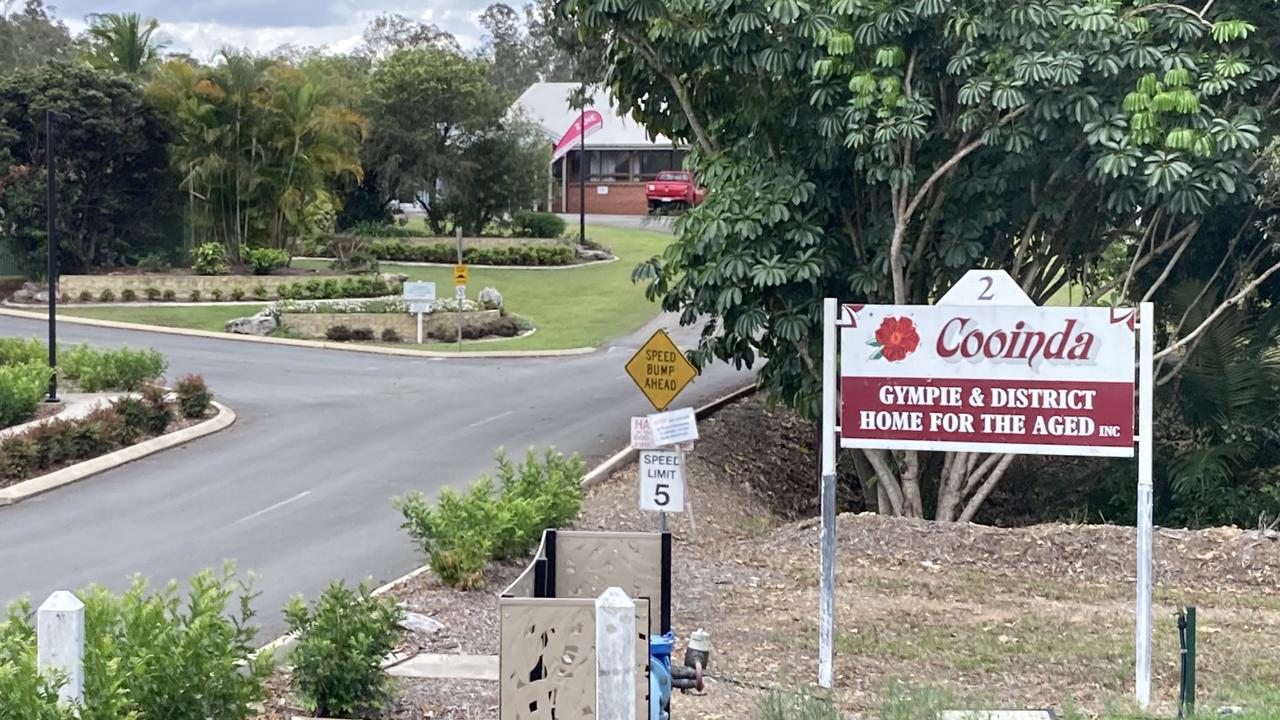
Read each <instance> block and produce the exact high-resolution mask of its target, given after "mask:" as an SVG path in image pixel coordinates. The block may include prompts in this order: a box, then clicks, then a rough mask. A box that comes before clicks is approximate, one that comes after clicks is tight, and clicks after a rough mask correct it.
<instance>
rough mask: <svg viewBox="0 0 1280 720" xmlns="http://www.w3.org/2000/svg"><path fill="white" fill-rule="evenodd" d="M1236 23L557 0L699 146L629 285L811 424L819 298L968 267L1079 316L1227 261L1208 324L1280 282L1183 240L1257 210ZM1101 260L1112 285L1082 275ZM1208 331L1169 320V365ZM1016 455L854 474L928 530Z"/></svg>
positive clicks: (1150, 13) (1256, 130)
mask: <svg viewBox="0 0 1280 720" xmlns="http://www.w3.org/2000/svg"><path fill="white" fill-rule="evenodd" d="M1269 4H1270V5H1272V6H1273V5H1274V4H1273V3H1269ZM1250 9H1252V10H1255V11H1257V10H1261V9H1262V7H1261V4H1260V3H1254V4H1253V5H1252V6H1249V5H1243V6H1242V5H1241V4H1236V3H1222V4H1219V5H1217V6H1214V3H1213V2H1210V3H1208V5H1206V6H1204V7H1200V6H1191V5H1180V4H1175V3H1151V4H1148V3H1144V2H1134V1H1133V0H1013V1H1011V2H1001V3H993V2H987V1H986V0H825V1H824V2H819V3H816V4H814V3H805V2H801V1H800V0H743V1H741V2H735V3H732V4H725V3H719V2H714V0H558V2H557V3H556V12H557V13H558V15H559V16H560V17H561V18H562V19H563V20H565V21H567V22H568V23H570V24H572V25H573V26H575V27H576V28H577V30H578V33H579V36H580V37H583V38H604V40H605V42H606V58H605V59H606V62H607V64H608V66H609V67H608V74H607V82H608V83H609V85H610V86H611V88H612V90H613V92H614V95H615V97H617V98H618V99H619V101H620V103H621V104H622V105H623V107H624V108H625V109H627V110H629V111H630V112H631V113H632V114H633V115H634V116H635V117H636V118H637V119H638V120H640V121H641V122H643V123H644V124H645V125H646V126H647V127H649V128H650V129H651V130H653V131H655V132H660V133H662V134H664V135H667V136H668V137H673V138H678V139H682V140H685V141H688V142H690V143H691V144H692V145H693V146H694V152H693V153H692V154H691V159H690V162H691V163H692V164H693V166H694V168H695V169H696V170H697V171H698V172H699V174H700V177H701V180H702V182H703V183H704V184H705V185H706V186H707V188H708V197H707V201H706V202H705V203H704V204H703V205H702V206H700V207H699V208H697V209H695V210H694V211H692V212H690V213H687V214H686V215H685V216H683V217H682V218H681V219H680V220H679V221H678V223H677V233H678V239H677V241H676V242H675V243H673V244H672V245H671V246H670V248H669V249H668V250H667V251H666V252H665V253H664V254H663V255H662V256H660V257H656V258H654V259H653V260H652V261H650V262H648V263H646V264H644V265H643V266H641V267H640V268H639V269H638V271H637V276H638V278H640V279H645V280H648V281H649V283H650V292H651V294H652V295H653V296H654V297H657V298H661V300H662V302H663V305H664V306H665V307H666V308H667V309H669V310H678V311H682V312H683V313H684V319H685V320H686V321H687V322H694V321H695V320H697V319H698V318H700V317H703V316H709V317H710V318H711V323H710V324H709V325H708V326H707V329H706V331H705V332H704V335H703V338H702V342H701V344H700V346H699V347H698V348H697V349H696V350H695V351H693V352H692V353H691V354H692V357H693V359H694V360H695V361H696V362H697V363H699V364H701V365H705V364H707V363H709V362H711V361H712V360H713V359H715V358H720V359H723V360H727V361H731V362H735V363H737V364H739V365H751V364H753V363H754V362H755V361H756V360H757V359H759V358H763V359H765V360H766V361H767V362H766V363H765V364H764V366H763V367H762V369H761V373H760V377H761V381H762V382H763V383H764V384H765V385H766V386H767V387H769V389H770V390H771V391H772V392H773V393H774V394H775V395H776V396H777V397H779V398H781V399H782V400H784V401H786V402H789V403H790V404H792V405H794V406H795V407H797V408H799V409H800V410H802V411H804V412H806V413H808V414H810V415H813V414H816V409H817V404H818V398H819V389H820V375H819V368H818V365H817V362H816V360H817V357H818V355H819V353H820V352H821V333H820V331H819V328H820V303H819V302H818V301H819V299H820V298H822V297H825V296H834V297H839V298H843V299H846V300H851V301H858V300H861V301H869V302H890V303H927V302H930V301H931V300H933V299H935V298H936V297H937V296H938V295H939V294H940V292H941V291H943V290H945V289H946V288H947V287H948V286H949V285H950V284H951V283H952V282H953V281H954V280H955V279H956V278H957V277H958V276H959V275H960V274H961V273H962V272H963V271H964V270H966V269H968V268H970V267H974V266H986V267H1001V268H1005V269H1008V270H1009V271H1010V272H1011V273H1012V274H1013V276H1014V277H1015V278H1016V280H1017V281H1018V282H1019V283H1020V284H1021V285H1022V287H1023V288H1024V290H1026V291H1027V293H1028V294H1029V295H1030V296H1031V297H1032V298H1033V299H1035V300H1037V301H1039V302H1043V301H1045V300H1047V299H1048V298H1050V297H1052V296H1053V295H1054V294H1055V293H1057V292H1058V291H1059V290H1060V289H1062V288H1064V287H1067V286H1075V287H1082V288H1083V289H1084V290H1085V291H1087V294H1088V295H1089V296H1090V297H1089V298H1087V299H1088V300H1089V301H1090V302H1092V301H1096V300H1098V299H1099V298H1104V297H1105V298H1112V299H1115V300H1117V301H1126V302H1127V301H1130V300H1142V299H1152V298H1156V299H1160V298H1162V297H1164V295H1163V294H1162V293H1167V292H1168V291H1169V289H1170V286H1169V283H1168V279H1169V277H1170V275H1171V274H1172V270H1173V269H1174V268H1176V267H1177V266H1178V263H1179V262H1180V260H1182V259H1183V258H1185V257H1186V256H1187V255H1188V249H1189V248H1190V247H1192V246H1193V245H1205V246H1207V252H1208V254H1209V255H1210V256H1213V257H1214V258H1215V259H1217V258H1221V257H1227V256H1230V257H1228V259H1227V262H1226V263H1225V264H1224V266H1225V271H1224V274H1226V275H1228V277H1226V278H1224V283H1223V284H1224V287H1225V290H1224V291H1222V292H1221V293H1219V294H1218V295H1217V297H1219V298H1221V302H1220V303H1219V305H1218V307H1223V306H1227V305H1230V304H1232V303H1234V302H1237V301H1239V300H1240V299H1241V298H1242V297H1247V296H1249V295H1250V294H1252V293H1254V292H1256V290H1257V288H1258V286H1259V285H1260V284H1261V283H1263V282H1265V281H1266V279H1267V278H1268V277H1269V276H1270V275H1272V274H1274V273H1276V271H1277V270H1280V258H1276V257H1275V255H1274V254H1269V253H1270V251H1269V250H1268V246H1266V241H1265V240H1263V239H1262V238H1261V237H1260V236H1259V235H1257V234H1256V233H1251V232H1249V231H1248V224H1247V222H1244V223H1240V224H1239V225H1238V226H1239V227H1240V228H1244V232H1242V233H1240V239H1239V241H1238V243H1237V245H1235V246H1233V247H1230V248H1228V247H1225V243H1222V242H1221V238H1222V235H1221V234H1220V233H1217V232H1202V230H1204V229H1205V218H1206V215H1207V214H1208V213H1209V212H1210V211H1211V210H1212V209H1213V208H1215V207H1217V206H1227V205H1240V204H1244V203H1247V202H1249V201H1250V198H1251V197H1252V196H1253V194H1254V193H1255V189H1256V183H1255V177H1254V176H1255V172H1254V169H1255V161H1256V152H1257V149H1258V147H1259V146H1260V144H1263V143H1264V141H1265V139H1266V135H1267V133H1268V132H1269V130H1268V128H1267V123H1266V120H1267V118H1268V114H1269V113H1271V112H1272V111H1273V109H1274V104H1275V102H1276V98H1277V86H1276V82H1275V78H1276V75H1277V68H1276V66H1275V64H1274V57H1275V55H1274V53H1273V52H1272V50H1273V49H1272V48H1271V47H1270V46H1269V45H1267V42H1268V39H1267V38H1265V37H1262V36H1260V35H1259V34H1257V33H1255V30H1256V25H1255V24H1254V23H1253V22H1252V21H1253V20H1255V18H1253V17H1252V16H1251V15H1250V14H1249V13H1248V10H1250ZM1258 22H1261V21H1260V20H1259V21H1258ZM1232 235H1233V236H1234V235H1235V233H1234V232H1233V233H1232ZM1108 253H1110V255H1108ZM1115 256H1118V258H1117V257H1115ZM1106 260H1111V261H1112V263H1111V264H1112V265H1114V266H1116V267H1119V268H1120V270H1119V271H1118V272H1114V273H1105V272H1103V273H1099V272H1096V271H1095V270H1096V269H1097V267H1098V266H1099V265H1103V266H1104V267H1105V263H1104V262H1103V261H1106ZM1220 317H1221V313H1217V312H1216V310H1212V309H1211V310H1210V311H1209V312H1207V313H1206V314H1205V315H1204V318H1203V321H1202V322H1200V323H1192V322H1188V321H1189V320H1190V317H1183V318H1181V320H1178V321H1175V322H1171V323H1169V327H1167V328H1165V329H1164V332H1162V337H1163V340H1164V347H1163V348H1162V350H1161V358H1162V359H1163V360H1165V361H1166V362H1167V363H1168V367H1166V368H1165V371H1166V372H1174V371H1176V370H1177V368H1178V365H1179V363H1178V360H1179V359H1180V358H1181V357H1183V356H1185V353H1186V351H1187V350H1188V345H1189V344H1191V343H1194V342H1195V338H1196V337H1199V336H1201V335H1203V334H1204V332H1206V330H1207V329H1208V328H1209V327H1210V326H1211V325H1212V323H1213V322H1214V321H1215V320H1217V319H1218V318H1220ZM1010 460H1011V456H1007V455H1000V454H993V455H985V454H979V453H971V454H941V453H933V454H929V453H919V452H902V453H887V452H879V451H867V452H860V453H858V454H857V455H856V461H857V464H858V468H859V475H860V477H861V478H862V479H863V480H864V482H865V486H866V490H867V492H868V495H869V497H871V498H874V499H875V503H873V504H875V505H878V507H879V508H880V509H881V510H882V511H883V512H887V513H893V514H902V515H909V516H932V517H935V518H937V519H940V520H957V519H958V520H968V519H971V518H972V517H973V515H974V514H975V513H976V512H977V510H978V508H979V507H981V505H982V503H983V501H984V500H985V499H986V497H987V496H988V494H989V493H990V492H991V490H992V489H993V488H994V487H995V485H996V484H997V483H998V482H999V480H1000V478H1001V477H1002V476H1003V474H1004V472H1005V470H1006V468H1007V467H1008V465H1009V462H1010Z"/></svg>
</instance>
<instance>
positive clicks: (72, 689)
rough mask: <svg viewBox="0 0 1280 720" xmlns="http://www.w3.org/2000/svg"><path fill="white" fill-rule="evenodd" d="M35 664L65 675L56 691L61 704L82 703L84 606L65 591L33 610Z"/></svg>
mask: <svg viewBox="0 0 1280 720" xmlns="http://www.w3.org/2000/svg"><path fill="white" fill-rule="evenodd" d="M36 664H37V665H38V666H39V667H40V668H41V669H42V670H54V671H58V672H61V673H63V674H64V675H65V676H66V683H65V684H64V685H62V687H60V688H58V699H59V700H60V701H61V702H62V704H64V705H69V704H71V703H79V702H83V701H84V603H82V602H80V598H77V597H76V596H75V595H72V594H71V593H69V592H67V591H66V590H58V591H57V592H55V593H53V594H52V595H50V596H49V599H48V600H45V601H44V604H43V605H41V606H40V609H39V610H37V611H36Z"/></svg>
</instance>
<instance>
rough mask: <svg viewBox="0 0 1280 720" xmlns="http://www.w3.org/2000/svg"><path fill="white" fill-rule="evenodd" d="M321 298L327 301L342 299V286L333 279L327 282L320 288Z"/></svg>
mask: <svg viewBox="0 0 1280 720" xmlns="http://www.w3.org/2000/svg"><path fill="white" fill-rule="evenodd" d="M320 297H321V298H323V299H325V300H331V299H334V298H340V297H342V284H341V283H339V282H338V281H337V280H335V279H333V278H329V279H327V280H325V281H324V282H323V283H322V284H321V286H320Z"/></svg>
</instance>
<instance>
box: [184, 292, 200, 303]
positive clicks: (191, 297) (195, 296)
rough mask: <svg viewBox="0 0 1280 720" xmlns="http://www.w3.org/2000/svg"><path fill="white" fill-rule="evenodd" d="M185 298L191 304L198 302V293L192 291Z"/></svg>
mask: <svg viewBox="0 0 1280 720" xmlns="http://www.w3.org/2000/svg"><path fill="white" fill-rule="evenodd" d="M187 298H188V299H189V300H191V302H200V291H199V290H192V291H191V294H190V295H188V296H187Z"/></svg>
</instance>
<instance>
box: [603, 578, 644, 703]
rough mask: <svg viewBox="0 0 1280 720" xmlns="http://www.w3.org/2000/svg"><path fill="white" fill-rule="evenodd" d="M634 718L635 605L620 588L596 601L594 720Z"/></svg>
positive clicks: (612, 590) (612, 588) (609, 591)
mask: <svg viewBox="0 0 1280 720" xmlns="http://www.w3.org/2000/svg"><path fill="white" fill-rule="evenodd" d="M635 718H636V604H635V602H634V601H632V599H631V598H629V597H627V594H626V593H625V592H623V591H622V588H619V587H611V588H609V589H608V590H605V591H604V592H603V593H601V595H600V597H598V598H596V715H595V720H635Z"/></svg>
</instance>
